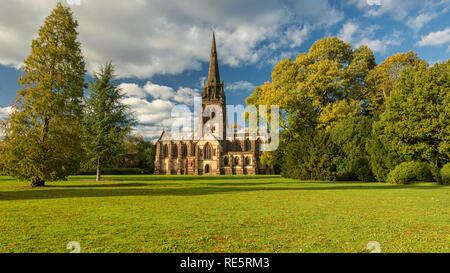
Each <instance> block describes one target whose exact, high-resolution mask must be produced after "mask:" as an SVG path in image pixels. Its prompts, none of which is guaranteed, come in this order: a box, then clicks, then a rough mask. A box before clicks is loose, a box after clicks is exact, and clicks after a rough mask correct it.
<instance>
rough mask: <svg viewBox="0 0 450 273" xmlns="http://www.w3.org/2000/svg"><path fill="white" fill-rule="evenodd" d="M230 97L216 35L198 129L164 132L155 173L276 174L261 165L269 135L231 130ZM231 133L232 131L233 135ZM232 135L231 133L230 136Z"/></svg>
mask: <svg viewBox="0 0 450 273" xmlns="http://www.w3.org/2000/svg"><path fill="white" fill-rule="evenodd" d="M226 111H227V107H226V96H225V91H224V84H223V82H221V81H220V75H219V64H218V61H217V49H216V42H215V36H214V34H213V41H212V48H211V57H210V63H209V73H208V80H207V82H205V85H204V88H203V91H202V104H201V109H200V116H199V119H198V122H199V126H198V130H196V131H192V132H175V133H170V132H165V131H164V132H163V133H162V135H161V137H160V138H159V139H158V141H157V143H156V159H155V174H167V175H169V174H171V175H234V174H236V175H247V174H248V175H256V174H272V173H273V169H272V168H269V167H266V166H263V165H262V164H261V162H260V156H261V154H262V149H263V144H264V143H266V139H267V138H266V137H265V135H262V136H258V137H250V135H249V134H248V129H247V130H245V129H244V133H242V132H241V133H240V134H239V136H238V134H237V129H235V128H233V129H230V128H227V127H228V125H227V118H226V117H227V115H226ZM227 130H231V132H232V133H231V137H230V134H229V133H230V132H227ZM246 132H247V133H246ZM227 133H228V134H227Z"/></svg>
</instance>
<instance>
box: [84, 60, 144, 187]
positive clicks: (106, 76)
mask: <svg viewBox="0 0 450 273" xmlns="http://www.w3.org/2000/svg"><path fill="white" fill-rule="evenodd" d="M114 78H115V76H114V67H113V65H112V63H107V64H106V65H105V66H102V67H100V70H99V72H97V73H95V74H94V80H93V81H92V82H91V83H90V84H89V90H88V97H87V98H86V100H85V115H84V131H85V150H86V154H87V157H88V160H89V162H90V163H92V164H94V165H95V168H96V169H97V181H100V180H101V170H102V167H103V166H104V165H105V164H107V163H108V162H110V161H111V159H113V158H114V157H116V156H118V155H119V154H120V153H121V151H122V150H123V145H124V140H125V137H126V136H127V135H128V134H129V133H130V132H131V127H132V126H133V125H134V124H135V119H134V117H133V114H132V113H131V112H130V110H129V106H128V105H126V104H123V103H122V102H121V100H122V99H123V97H124V95H123V93H122V90H121V89H120V88H119V87H117V85H116V83H115V82H114Z"/></svg>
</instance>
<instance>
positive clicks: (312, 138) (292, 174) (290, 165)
mask: <svg viewBox="0 0 450 273" xmlns="http://www.w3.org/2000/svg"><path fill="white" fill-rule="evenodd" d="M337 153H338V150H337V148H336V145H335V144H334V143H333V142H332V141H330V138H329V135H328V134H327V133H326V132H325V131H324V130H318V129H308V130H304V131H303V132H301V133H299V134H298V135H294V136H293V137H291V138H290V142H289V143H288V144H287V147H286V148H285V156H284V163H283V166H282V172H281V174H282V176H283V177H288V178H293V179H298V180H319V181H334V180H336V179H337V177H336V164H335V160H334V159H335V158H336V157H337Z"/></svg>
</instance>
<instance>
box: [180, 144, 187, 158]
mask: <svg viewBox="0 0 450 273" xmlns="http://www.w3.org/2000/svg"><path fill="white" fill-rule="evenodd" d="M181 156H182V157H183V158H185V157H186V156H187V146H186V144H184V143H183V144H181Z"/></svg>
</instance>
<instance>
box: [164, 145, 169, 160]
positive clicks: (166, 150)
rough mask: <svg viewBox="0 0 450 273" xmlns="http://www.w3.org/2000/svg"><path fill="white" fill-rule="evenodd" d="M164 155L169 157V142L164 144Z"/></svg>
mask: <svg viewBox="0 0 450 273" xmlns="http://www.w3.org/2000/svg"><path fill="white" fill-rule="evenodd" d="M163 156H164V158H167V157H169V147H167V144H166V145H164V148H163Z"/></svg>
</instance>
